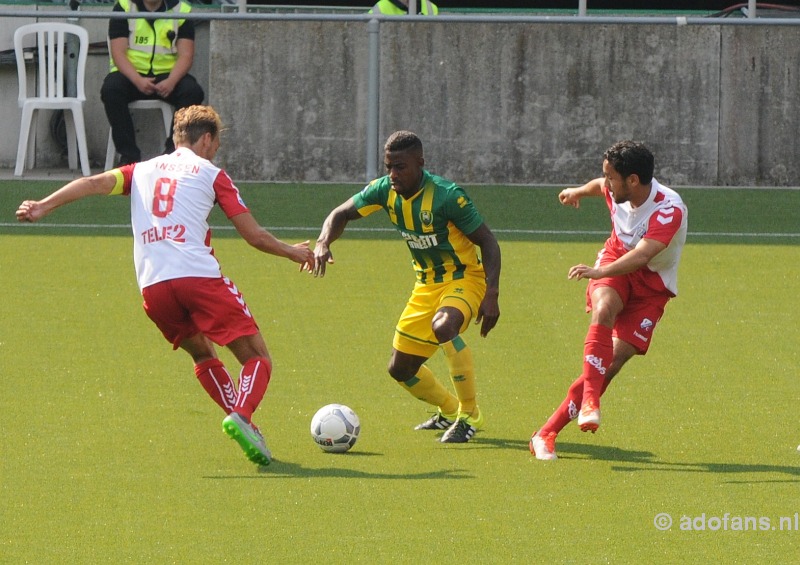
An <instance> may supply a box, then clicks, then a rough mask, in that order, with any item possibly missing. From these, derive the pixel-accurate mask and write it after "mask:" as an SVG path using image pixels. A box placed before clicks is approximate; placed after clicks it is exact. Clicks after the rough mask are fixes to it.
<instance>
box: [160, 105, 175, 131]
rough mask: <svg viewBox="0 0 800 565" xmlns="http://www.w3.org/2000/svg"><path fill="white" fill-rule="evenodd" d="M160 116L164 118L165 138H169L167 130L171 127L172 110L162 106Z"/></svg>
mask: <svg viewBox="0 0 800 565" xmlns="http://www.w3.org/2000/svg"><path fill="white" fill-rule="evenodd" d="M161 118H162V119H163V120H164V133H166V135H167V139H169V130H170V129H172V110H171V109H167V108H162V109H161Z"/></svg>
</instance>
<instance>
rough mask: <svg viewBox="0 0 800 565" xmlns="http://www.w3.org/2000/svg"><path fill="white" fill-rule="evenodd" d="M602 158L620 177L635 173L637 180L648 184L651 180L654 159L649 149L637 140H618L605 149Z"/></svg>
mask: <svg viewBox="0 0 800 565" xmlns="http://www.w3.org/2000/svg"><path fill="white" fill-rule="evenodd" d="M603 159H605V160H606V161H608V163H609V164H610V165H611V166H612V167H614V170H615V171H617V172H618V173H619V174H620V175H622V178H627V177H629V176H630V175H637V176H638V177H639V182H640V183H642V184H650V181H652V180H653V170H654V168H655V159H654V158H653V154H652V153H651V152H650V150H649V149H648V148H647V147H645V146H644V145H643V144H641V143H639V142H638V141H630V140H625V141H619V142H617V143H615V144H614V145H612V146H611V147H609V148H608V149H606V152H605V153H603Z"/></svg>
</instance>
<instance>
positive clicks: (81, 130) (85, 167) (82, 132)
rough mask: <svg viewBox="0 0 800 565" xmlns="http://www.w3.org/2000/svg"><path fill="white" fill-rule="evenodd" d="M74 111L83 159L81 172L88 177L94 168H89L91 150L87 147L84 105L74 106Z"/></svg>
mask: <svg viewBox="0 0 800 565" xmlns="http://www.w3.org/2000/svg"><path fill="white" fill-rule="evenodd" d="M72 113H73V115H74V122H75V124H74V125H75V133H76V134H77V138H78V156H79V157H80V161H81V174H83V176H85V177H88V176H89V175H91V174H92V170H91V169H90V168H89V150H88V148H87V147H86V145H87V144H86V126H85V124H84V120H83V106H77V107H75V108H73V110H72Z"/></svg>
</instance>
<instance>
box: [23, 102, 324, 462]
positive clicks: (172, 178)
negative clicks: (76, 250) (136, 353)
mask: <svg viewBox="0 0 800 565" xmlns="http://www.w3.org/2000/svg"><path fill="white" fill-rule="evenodd" d="M221 129H222V123H221V120H220V117H219V115H218V114H217V112H216V111H215V110H214V109H213V108H211V107H210V106H189V107H187V108H182V109H180V110H178V111H177V112H176V113H175V119H174V135H173V140H174V142H175V146H176V147H177V149H176V150H175V151H174V152H173V153H171V154H169V155H162V156H160V157H156V158H154V159H151V160H149V161H145V162H142V163H133V164H129V165H124V166H122V167H120V168H118V169H112V170H110V171H106V172H104V173H100V174H98V175H94V176H91V177H84V178H80V179H77V180H74V181H72V182H70V183H68V184H67V185H65V186H63V187H62V188H60V189H59V190H57V191H56V192H54V193H53V194H51V195H50V196H47V197H46V198H44V199H43V200H40V201H31V200H26V201H25V202H23V203H22V204H21V205H20V206H19V209H18V210H17V219H18V220H19V221H21V222H35V221H37V220H39V219H40V218H42V217H44V216H46V215H47V214H49V213H50V212H52V211H53V210H54V209H56V208H58V207H59V206H63V205H64V204H68V203H70V202H73V201H75V200H78V199H80V198H83V197H86V196H90V195H109V194H124V195H127V196H130V198H131V224H132V228H133V240H134V244H133V256H134V264H135V267H136V277H137V280H138V283H139V288H140V290H141V292H142V296H143V298H144V309H145V312H147V315H148V316H149V317H150V319H151V320H153V322H154V323H155V324H156V326H158V328H159V329H160V330H161V332H162V333H163V334H164V337H165V338H166V339H167V340H168V341H169V342H170V343H172V344H173V347H174V348H175V349H177V348H178V347H180V348H181V349H183V350H185V351H186V352H187V353H189V355H191V357H192V359H193V361H194V370H195V374H196V375H197V378H198V380H199V381H200V383H201V384H202V385H203V388H205V390H206V391H207V392H208V394H209V395H210V396H211V398H212V399H214V401H215V402H216V403H217V404H219V406H220V407H221V408H222V409H223V410H224V411H225V413H226V414H227V416H226V417H225V419H224V420H223V430H224V431H225V433H227V434H228V435H229V436H230V437H231V438H233V439H235V440H236V441H237V443H239V445H240V446H241V447H242V449H243V450H244V452H245V454H246V455H247V457H248V458H249V459H250V460H251V461H253V462H254V463H258V464H260V465H268V464H269V462H270V459H271V453H270V452H269V449H268V448H267V446H266V442H265V441H264V438H263V436H262V435H261V432H260V431H259V430H258V428H257V427H256V426H255V425H253V424H252V422H251V417H252V415H253V412H255V410H256V408H258V405H259V404H260V403H261V400H262V399H263V397H264V394H265V393H266V390H267V384H268V383H269V380H270V376H271V372H272V361H271V358H270V356H269V352H268V351H267V346H266V343H265V342H264V338H263V337H262V335H261V332H260V331H259V329H258V326H257V325H256V323H255V321H254V320H253V316H252V314H251V313H250V311H249V309H248V308H247V304H245V301H244V298H243V297H242V295H241V293H240V292H239V290H238V289H237V288H236V285H234V284H233V282H231V281H230V280H229V279H228V278H227V277H224V276H223V275H222V273H221V271H220V266H219V263H218V261H217V259H216V257H215V256H214V250H213V249H212V248H211V230H210V228H209V225H208V215H209V213H210V212H211V209H212V208H213V207H214V205H215V204H219V206H220V208H222V210H223V211H224V212H225V214H226V216H227V217H228V219H229V220H230V221H231V223H232V224H233V225H234V227H235V228H236V230H237V231H238V232H239V234H240V235H241V236H242V238H243V239H244V240H245V241H247V243H249V244H250V245H252V246H253V247H255V248H256V249H258V250H259V251H263V252H264V253H268V254H271V255H277V256H280V257H285V258H287V259H290V260H292V261H294V262H296V263H299V264H300V265H301V266H303V265H305V264H310V265H313V262H314V255H313V253H312V252H311V250H310V249H309V247H308V241H306V242H303V243H298V244H295V245H290V244H288V243H284V242H283V241H281V240H279V239H277V238H276V237H275V236H273V235H272V234H271V233H270V232H268V231H267V230H265V229H264V228H262V227H261V226H260V225H259V224H258V223H257V222H256V220H255V219H254V218H253V216H252V214H251V213H250V211H249V210H248V208H247V206H246V205H245V204H244V201H243V200H242V198H241V196H240V195H239V190H238V189H237V188H236V186H235V185H234V184H233V182H232V181H231V178H230V177H229V176H228V174H227V173H226V172H225V171H223V170H222V169H220V168H219V167H217V166H215V165H214V164H213V163H212V162H211V159H213V158H214V156H215V155H216V152H217V150H218V149H219V145H220V138H219V133H220V130H221ZM214 343H216V344H218V345H220V346H227V347H228V348H229V349H230V350H231V352H233V354H234V355H235V356H236V359H237V360H238V361H239V362H240V363H241V364H242V370H241V373H240V375H239V383H238V389H237V386H236V384H235V383H234V382H233V379H232V378H231V376H230V374H229V373H228V371H227V369H226V368H225V366H224V365H223V363H222V361H221V360H220V359H219V357H218V356H217V353H216V350H215V348H214Z"/></svg>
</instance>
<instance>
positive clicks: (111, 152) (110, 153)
mask: <svg viewBox="0 0 800 565" xmlns="http://www.w3.org/2000/svg"><path fill="white" fill-rule="evenodd" d="M116 156H117V148H116V146H115V145H114V139H113V138H112V137H111V128H109V129H108V145H106V164H105V169H104V170H106V171H109V170H111V169H112V168H113V167H114V157H116Z"/></svg>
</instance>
